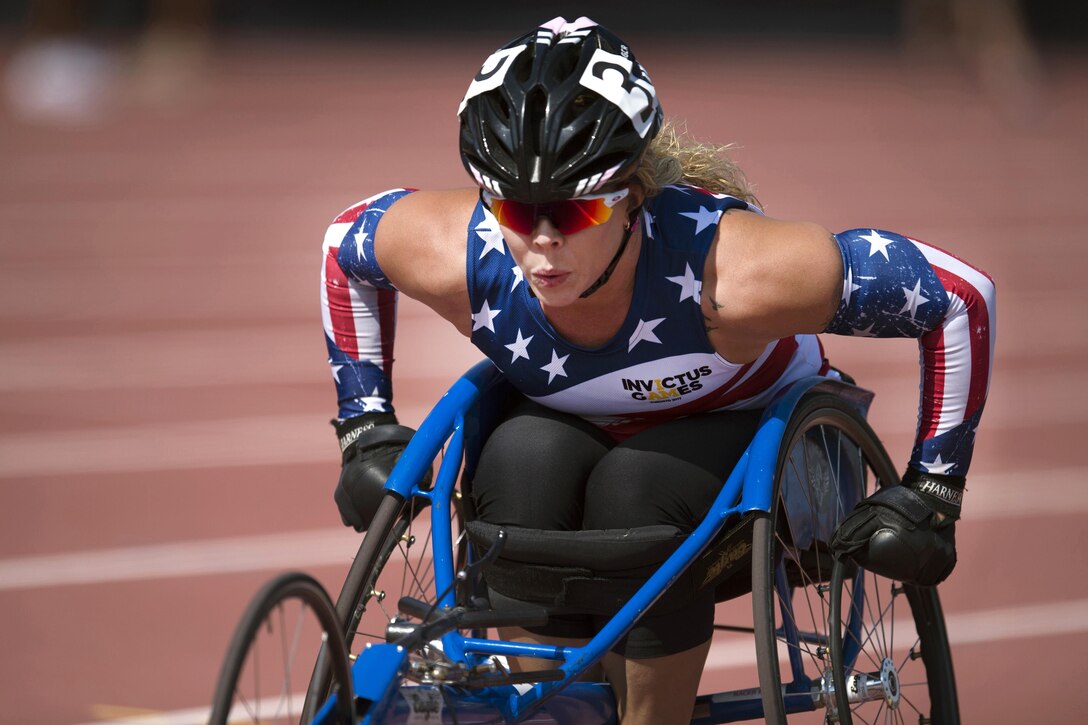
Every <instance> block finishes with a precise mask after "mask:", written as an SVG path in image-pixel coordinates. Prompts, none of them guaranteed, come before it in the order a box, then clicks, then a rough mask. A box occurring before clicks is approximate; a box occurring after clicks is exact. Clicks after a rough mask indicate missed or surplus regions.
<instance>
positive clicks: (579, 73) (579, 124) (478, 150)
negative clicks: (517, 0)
mask: <svg viewBox="0 0 1088 725" xmlns="http://www.w3.org/2000/svg"><path fill="white" fill-rule="evenodd" d="M458 116H460V119H461V160H462V162H463V163H464V165H465V168H466V169H467V170H468V172H469V174H471V175H472V177H473V178H474V179H475V180H476V183H477V184H478V185H479V186H481V187H482V188H484V189H486V190H487V191H489V192H491V193H492V194H495V195H496V196H501V197H503V198H508V199H515V200H518V201H524V202H534V203H541V202H548V201H556V200H560V199H570V198H573V197H577V196H583V195H586V194H593V193H598V192H600V191H601V190H603V189H611V188H615V187H616V186H617V185H618V184H617V182H622V181H623V180H624V179H626V178H627V177H629V176H630V175H631V174H632V173H634V171H635V168H636V167H637V165H638V162H639V159H640V158H641V156H642V152H643V151H645V149H646V147H647V146H648V145H649V143H650V141H651V140H652V139H653V137H654V136H655V135H656V134H657V132H658V130H659V129H660V127H661V119H662V112H661V104H660V103H659V102H658V100H657V94H656V92H655V91H654V86H653V84H652V83H651V82H650V77H649V76H648V75H647V74H646V71H645V69H644V68H643V67H642V66H641V65H639V63H638V61H637V60H635V56H634V54H633V53H632V52H631V49H630V48H629V47H628V46H627V44H626V43H624V42H623V41H622V40H620V39H619V38H617V37H616V36H615V35H613V34H612V33H611V32H609V31H608V30H606V29H605V28H603V27H601V26H600V25H598V24H597V23H595V22H594V21H592V20H590V19H589V18H585V17H582V18H578V19H577V20H575V21H573V22H569V23H568V22H567V21H566V20H564V19H563V18H555V19H554V20H550V21H548V22H547V23H545V24H543V25H541V26H540V27H539V28H537V29H536V30H534V31H533V32H532V33H529V34H526V35H523V36H521V37H520V38H518V39H516V40H514V41H512V42H511V43H509V44H508V45H506V46H504V47H502V48H500V49H499V50H497V51H495V52H494V53H492V54H491V56H490V57H489V58H488V59H487V60H486V61H485V62H484V64H483V67H482V68H481V69H480V71H479V73H477V74H476V77H475V78H474V79H473V80H472V83H471V85H469V88H468V91H467V92H466V93H465V98H464V100H462V101H461V106H460V108H459V109H458Z"/></svg>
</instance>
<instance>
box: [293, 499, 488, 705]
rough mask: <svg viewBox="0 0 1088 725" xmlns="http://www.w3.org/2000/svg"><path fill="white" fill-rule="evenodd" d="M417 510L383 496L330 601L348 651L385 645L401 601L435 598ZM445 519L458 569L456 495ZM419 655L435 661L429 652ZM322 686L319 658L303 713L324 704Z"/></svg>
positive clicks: (462, 545) (463, 542)
mask: <svg viewBox="0 0 1088 725" xmlns="http://www.w3.org/2000/svg"><path fill="white" fill-rule="evenodd" d="M421 507H426V502H423V503H422V504H421V503H420V502H419V501H418V500H413V501H407V502H406V501H404V500H403V499H401V497H400V496H398V495H396V494H394V493H387V494H386V495H385V497H384V498H383V499H382V502H381V504H380V505H379V507H378V511H377V513H376V514H375V516H374V520H373V522H372V523H371V525H370V527H369V528H368V529H367V533H366V536H364V537H363V542H362V544H361V545H360V547H359V552H358V553H357V554H356V556H355V560H354V562H352V565H351V569H350V570H349V571H348V575H347V578H346V579H345V580H344V585H343V587H342V589H341V591H340V596H339V597H338V598H337V600H336V610H337V614H338V615H339V617H340V621H341V622H344V636H343V641H344V643H345V644H346V646H347V647H348V649H349V651H351V652H359V651H360V650H362V649H364V648H365V647H366V645H367V644H368V643H377V642H385V630H386V625H388V624H389V622H390V621H391V620H392V619H393V618H394V617H397V616H401V615H399V613H398V610H397V603H398V602H399V601H400V599H401V598H402V597H413V598H414V599H417V600H420V601H423V602H426V603H427V604H434V602H435V600H436V598H437V595H438V594H439V592H437V591H436V590H435V575H434V560H433V557H432V551H431V547H432V534H431V523H430V516H429V515H427V514H424V515H419V514H420V509H421ZM450 517H451V528H452V531H453V545H454V566H455V567H457V568H458V569H459V568H461V567H463V566H464V563H465V561H466V558H467V555H468V554H467V549H468V541H467V537H466V536H465V533H464V530H463V526H462V522H463V514H462V508H461V505H460V496H459V494H458V493H457V492H456V491H455V492H454V496H453V500H452V501H451V505H450ZM402 618H403V617H402ZM424 654H426V655H427V656H440V653H438V652H436V651H430V650H429V649H428V652H427V653H424ZM328 685H329V670H328V668H327V667H325V663H324V661H323V659H322V660H319V661H318V665H317V667H316V668H315V670H314V676H313V679H312V681H311V683H310V688H309V691H308V695H307V708H306V709H307V711H309V710H310V709H311V703H315V702H320V701H321V700H323V699H324V695H325V693H327V692H328V691H329V689H328Z"/></svg>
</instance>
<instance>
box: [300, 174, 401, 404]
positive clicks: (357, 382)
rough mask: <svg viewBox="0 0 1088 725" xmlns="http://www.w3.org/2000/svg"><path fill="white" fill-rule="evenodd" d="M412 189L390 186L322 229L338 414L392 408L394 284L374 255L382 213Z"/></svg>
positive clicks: (325, 317)
mask: <svg viewBox="0 0 1088 725" xmlns="http://www.w3.org/2000/svg"><path fill="white" fill-rule="evenodd" d="M409 193H411V191H410V190H407V189H394V190H392V191H386V192H383V193H381V194H378V195H377V196H373V197H371V198H369V199H366V200H364V201H361V202H359V203H358V204H355V205H354V206H351V207H349V208H348V209H346V210H344V211H343V212H342V213H341V214H340V215H339V216H337V217H336V219H334V220H333V222H332V224H330V225H329V228H328V230H327V231H326V232H325V241H324V243H323V245H322V252H323V256H322V264H321V318H322V323H323V325H324V327H325V345H326V347H327V348H328V352H329V365H330V366H332V376H333V381H334V382H335V383H336V393H337V398H338V399H339V411H338V417H339V418H340V419H341V420H345V419H347V418H353V417H355V416H359V415H362V414H363V413H371V412H374V413H392V412H394V411H393V385H392V370H393V337H394V333H395V332H396V323H397V290H396V288H395V287H394V286H393V284H392V283H391V282H390V281H389V279H388V278H386V276H385V274H384V273H383V272H382V270H381V267H380V266H379V265H378V260H377V257H375V256H374V234H375V231H376V230H377V227H378V223H379V222H380V221H381V218H382V215H383V214H385V212H386V210H387V209H388V208H389V207H390V206H392V204H393V203H394V202H395V201H397V200H398V199H400V198H402V197H403V196H405V195H407V194H409Z"/></svg>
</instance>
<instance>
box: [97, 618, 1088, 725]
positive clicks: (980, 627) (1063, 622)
mask: <svg viewBox="0 0 1088 725" xmlns="http://www.w3.org/2000/svg"><path fill="white" fill-rule="evenodd" d="M945 622H946V624H947V626H948V631H949V637H950V639H951V643H952V646H953V647H962V646H965V645H970V644H982V643H988V642H999V641H1004V640H1010V639H1023V638H1025V637H1048V636H1057V635H1062V634H1080V633H1084V632H1088V599H1076V600H1072V601H1067V602H1049V603H1044V604H1029V605H1025V606H1022V607H1006V608H1002V609H989V610H979V611H974V612H958V613H954V614H946V615H945ZM899 640H900V641H902V642H904V643H905V644H906V645H909V644H910V642H911V641H913V636H909V634H908V633H900V635H899ZM908 640H909V641H908ZM781 654H782V655H783V656H785V652H784V651H783V652H782V653H781ZM755 664H756V658H755V650H754V649H753V643H752V641H751V640H750V639H748V640H744V641H730V642H727V643H718V644H715V645H714V646H713V648H712V649H711V650H710V655H709V657H708V658H707V663H706V668H705V672H706V673H709V674H714V673H717V672H721V671H724V670H729V669H734V668H738V667H744V668H746V669H751V668H753V667H755ZM298 701H299V702H301V698H299V700H298ZM269 704H270V705H273V704H275V703H272V702H271V701H270V702H269ZM210 711H211V709H210V708H208V707H195V708H190V709H186V710H174V711H172V712H160V713H153V714H147V715H139V716H130V717H125V718H122V719H116V720H95V721H93V722H87V723H82V724H81V725H106V724H109V723H112V724H114V725H202V724H203V723H206V722H207V721H208V715H209V714H210ZM295 714H297V713H295Z"/></svg>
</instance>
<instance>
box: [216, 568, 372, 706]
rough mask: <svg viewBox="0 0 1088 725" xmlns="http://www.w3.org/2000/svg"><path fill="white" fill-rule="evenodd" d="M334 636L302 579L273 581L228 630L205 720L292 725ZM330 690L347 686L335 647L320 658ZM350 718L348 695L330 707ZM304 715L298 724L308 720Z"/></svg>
mask: <svg viewBox="0 0 1088 725" xmlns="http://www.w3.org/2000/svg"><path fill="white" fill-rule="evenodd" d="M338 631H339V626H338V623H337V618H336V614H335V611H334V610H333V606H332V602H331V601H329V599H328V595H327V594H326V593H325V591H324V589H322V588H321V586H320V585H319V584H318V583H317V582H316V581H314V580H313V579H312V578H310V577H309V576H307V575H304V574H300V573H292V574H286V575H281V576H280V577H277V578H276V579H273V580H272V581H271V582H269V583H268V584H266V585H265V587H263V588H262V589H261V591H260V592H259V593H258V594H257V596H256V597H254V599H253V601H252V602H251V603H250V606H249V607H248V608H247V610H246V613H245V615H244V616H243V617H242V620H241V622H240V623H239V625H238V628H237V630H236V631H235V635H234V638H233V640H232V642H231V645H230V648H229V649H228V653H227V657H226V660H225V662H224V666H223V671H222V673H221V675H220V679H219V682H218V685H217V690H216V695H215V698H214V702H213V707H212V715H211V718H210V722H211V723H213V724H215V725H217V724H218V723H226V722H230V723H243V722H249V723H267V724H275V723H296V724H297V723H299V721H300V715H302V714H303V706H304V702H305V693H306V686H307V683H308V682H309V679H310V673H311V671H312V668H313V666H314V663H315V662H316V660H317V657H318V654H319V652H321V651H322V648H323V646H324V643H325V642H327V641H330V640H331V639H333V638H335V637H336V635H337V633H338ZM324 656H325V657H326V658H327V659H328V661H329V663H330V665H331V672H332V673H333V683H334V685H335V688H334V689H335V690H337V691H345V690H344V688H343V687H342V686H343V685H344V684H345V683H349V682H350V681H351V674H350V669H349V666H348V660H347V653H346V650H345V649H344V647H343V646H337V647H333V648H332V649H330V650H329V651H328V652H326V653H325V655H324ZM335 712H336V713H337V715H336V718H337V721H339V722H344V723H347V722H350V721H351V719H352V706H351V697H350V696H348V697H346V698H344V699H340V700H338V702H337V706H336V708H335ZM309 721H310V718H309V717H308V716H307V717H306V718H305V719H304V720H303V722H309Z"/></svg>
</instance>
